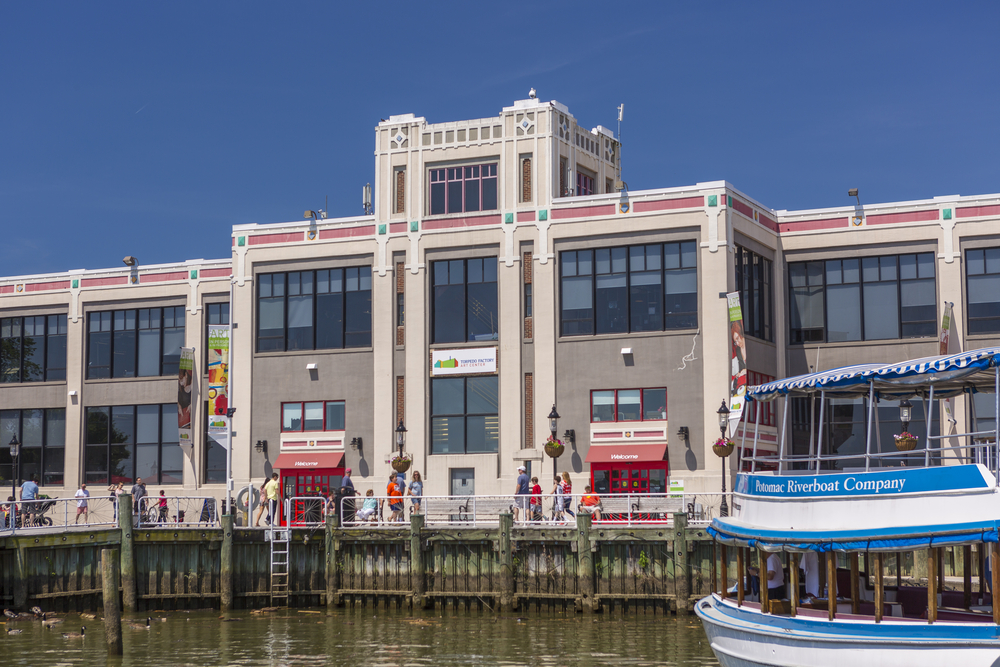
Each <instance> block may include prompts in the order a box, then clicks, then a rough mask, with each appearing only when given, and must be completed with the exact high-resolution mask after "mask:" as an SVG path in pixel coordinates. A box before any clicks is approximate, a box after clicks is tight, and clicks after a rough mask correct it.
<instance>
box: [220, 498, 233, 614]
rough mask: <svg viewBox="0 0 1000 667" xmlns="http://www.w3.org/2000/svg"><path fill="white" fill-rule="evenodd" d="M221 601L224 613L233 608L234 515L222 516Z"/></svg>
mask: <svg viewBox="0 0 1000 667" xmlns="http://www.w3.org/2000/svg"><path fill="white" fill-rule="evenodd" d="M219 558H220V561H221V562H220V563H219V600H220V607H221V608H222V611H229V610H231V609H232V608H233V515H232V514H223V515H222V551H220V552H219Z"/></svg>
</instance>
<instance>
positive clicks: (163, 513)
mask: <svg viewBox="0 0 1000 667" xmlns="http://www.w3.org/2000/svg"><path fill="white" fill-rule="evenodd" d="M164 501H165V502H164ZM217 502H218V501H216V499H215V498H209V497H207V496H164V497H160V496H144V497H143V498H140V500H139V514H138V518H137V519H136V518H135V517H133V520H134V521H136V525H137V526H139V527H141V528H157V527H161V528H165V527H168V526H169V527H173V526H218V525H219V509H218V505H217Z"/></svg>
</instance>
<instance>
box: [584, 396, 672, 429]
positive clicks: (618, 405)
mask: <svg viewBox="0 0 1000 667" xmlns="http://www.w3.org/2000/svg"><path fill="white" fill-rule="evenodd" d="M666 418H667V390H666V389H665V388H662V387H660V388H655V389H604V390H598V391H592V392H590V421H592V422H615V421H619V422H623V421H654V420H665V419H666Z"/></svg>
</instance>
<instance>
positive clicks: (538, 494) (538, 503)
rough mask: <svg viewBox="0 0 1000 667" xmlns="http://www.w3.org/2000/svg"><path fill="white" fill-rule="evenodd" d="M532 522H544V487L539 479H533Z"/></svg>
mask: <svg viewBox="0 0 1000 667" xmlns="http://www.w3.org/2000/svg"><path fill="white" fill-rule="evenodd" d="M531 520H532V521H541V520H542V487H541V485H539V483H538V478H537V477H532V478H531Z"/></svg>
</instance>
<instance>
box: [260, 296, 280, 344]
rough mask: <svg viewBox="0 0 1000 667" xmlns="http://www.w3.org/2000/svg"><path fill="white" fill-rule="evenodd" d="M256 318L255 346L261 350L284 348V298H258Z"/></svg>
mask: <svg viewBox="0 0 1000 667" xmlns="http://www.w3.org/2000/svg"><path fill="white" fill-rule="evenodd" d="M257 318H258V319H257V322H258V329H257V348H258V349H259V350H260V351H261V352H267V351H270V350H284V349H285V300H284V298H271V299H260V300H259V301H258V303H257Z"/></svg>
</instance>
